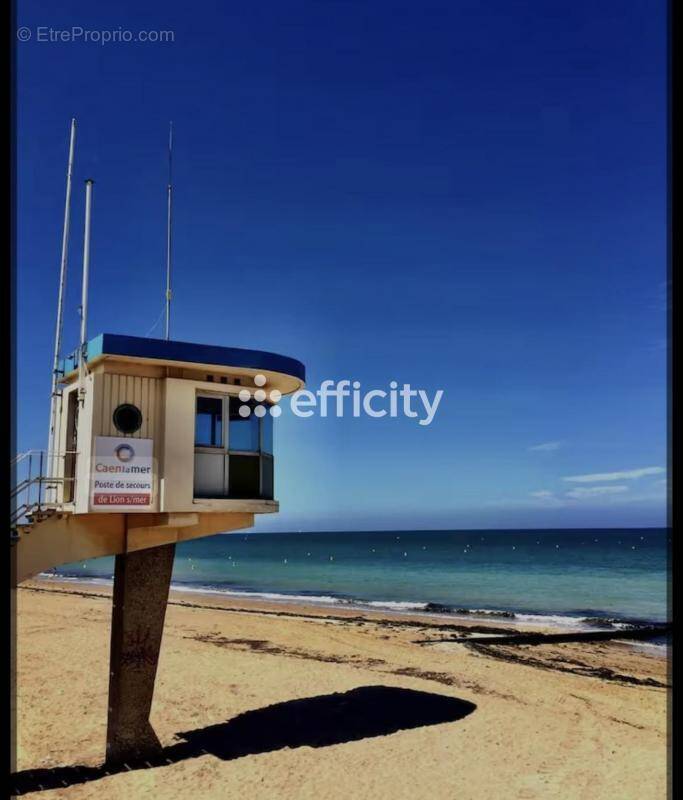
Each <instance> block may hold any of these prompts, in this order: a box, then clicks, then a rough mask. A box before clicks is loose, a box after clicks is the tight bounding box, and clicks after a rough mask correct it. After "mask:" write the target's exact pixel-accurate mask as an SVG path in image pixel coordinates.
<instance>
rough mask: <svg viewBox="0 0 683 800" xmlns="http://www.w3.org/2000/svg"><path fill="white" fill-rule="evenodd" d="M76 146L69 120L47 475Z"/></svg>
mask: <svg viewBox="0 0 683 800" xmlns="http://www.w3.org/2000/svg"><path fill="white" fill-rule="evenodd" d="M75 146H76V120H75V119H72V120H71V134H70V136H69V161H68V163H67V168H66V198H65V200H64V228H63V229H62V258H61V261H60V265H59V294H58V296H57V323H56V325H55V353H54V359H53V362H52V390H51V394H50V430H49V435H48V444H47V453H48V455H47V459H48V461H47V464H48V475H52V474H53V461H54V452H53V451H54V449H55V427H56V423H57V397H58V396H59V393H58V391H57V386H58V383H59V361H60V358H61V355H62V331H63V329H64V293H65V289H66V265H67V260H68V251H69V224H70V221H71V176H72V175H73V166H74V150H75Z"/></svg>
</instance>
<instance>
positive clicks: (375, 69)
mask: <svg viewBox="0 0 683 800" xmlns="http://www.w3.org/2000/svg"><path fill="white" fill-rule="evenodd" d="M18 24H19V25H25V26H28V27H29V28H31V30H32V32H33V37H32V39H31V41H29V42H26V43H19V44H18V46H17V49H18V115H19V116H18V136H17V139H18V198H17V211H18V223H17V237H18V239H17V241H18V278H19V293H18V335H19V341H18V347H19V352H18V356H19V371H18V377H19V397H20V401H21V407H20V419H19V429H18V438H19V446H20V448H21V449H27V448H28V447H43V446H44V445H45V439H46V428H47V412H48V394H49V370H50V360H51V348H52V337H53V327H54V313H55V311H54V309H55V301H56V293H57V277H58V264H59V246H60V238H61V221H62V209H63V195H64V171H65V162H66V150H67V137H68V124H69V119H70V117H71V116H76V117H77V119H78V125H79V128H78V141H77V163H76V182H75V190H74V203H73V231H72V239H71V249H70V267H69V269H70V272H69V280H70V283H69V296H68V314H67V324H66V327H65V333H66V335H65V344H66V346H67V347H69V348H71V347H73V346H74V345H75V342H76V336H77V327H78V319H77V313H76V307H77V305H78V295H79V290H80V267H81V251H82V246H81V242H82V217H83V187H82V181H83V179H84V178H86V177H92V178H94V179H95V181H96V183H95V202H94V222H93V245H92V276H91V280H92V283H91V289H92V292H91V309H90V331H91V334H92V335H95V334H97V333H99V332H101V331H108V332H113V333H125V334H131V335H140V336H144V335H146V334H147V332H148V331H149V330H150V328H151V327H152V326H153V325H154V323H155V321H156V320H157V319H158V317H159V314H160V312H161V308H162V303H163V275H164V258H165V256H164V248H165V184H166V152H165V145H166V137H167V125H168V120H169V119H172V120H173V121H174V126H175V151H174V159H175V186H176V195H175V197H176V216H175V300H174V322H173V336H174V338H178V339H184V340H189V341H196V342H205V343H210V344H219V345H226V346H236V347H250V348H261V349H267V350H274V351H277V352H282V353H284V354H286V355H291V356H293V357H295V358H298V359H300V360H301V361H303V362H304V363H305V364H306V366H307V370H308V375H309V385H310V386H312V387H313V388H315V386H317V385H319V383H320V381H321V380H324V379H326V378H330V379H334V380H339V379H344V378H346V379H349V380H360V381H361V382H362V383H363V386H364V387H366V388H375V387H376V388H387V387H388V384H389V382H390V381H391V380H397V381H399V383H401V384H402V383H404V382H409V383H411V384H412V385H413V386H414V387H416V388H424V389H426V390H428V391H429V392H430V393H433V392H434V391H435V390H436V389H438V388H442V389H443V390H444V392H445V394H444V399H443V401H442V403H441V407H440V408H439V411H438V413H437V416H436V419H435V421H434V422H433V424H432V425H430V426H429V427H421V426H419V425H417V424H416V422H415V421H414V420H408V419H400V418H399V419H396V420H388V419H380V420H373V419H367V418H365V419H353V418H351V417H345V418H343V419H340V420H337V419H334V418H327V419H319V418H316V419H310V420H302V419H296V418H294V417H292V416H291V415H290V414H287V413H286V414H285V415H283V417H282V418H281V419H280V421H279V424H278V431H277V434H276V445H277V447H278V458H277V475H276V490H277V495H278V497H279V499H280V501H281V505H282V513H281V514H280V515H279V517H278V518H277V519H275V518H274V519H272V520H268V521H261V522H259V528H263V529H268V528H275V527H278V528H284V529H298V528H303V529H317V528H331V529H344V528H375V527H376V528H391V527H402V528H413V527H418V528H420V527H424V528H435V527H470V526H473V527H525V526H545V525H548V526H569V527H579V526H584V525H586V526H602V525H604V526H621V525H657V524H661V523H663V521H664V517H665V486H664V484H663V482H662V479H663V478H664V475H663V474H660V475H647V476H644V477H641V478H625V479H621V478H615V479H613V480H611V481H602V482H598V483H596V484H592V483H583V484H573V483H571V482H567V481H564V480H563V479H564V478H565V477H568V476H575V475H581V474H586V473H587V474H592V473H616V472H621V471H628V470H634V469H640V468H644V467H653V466H657V467H664V466H665V465H666V429H665V399H666V372H665V360H666V279H667V275H666V167H667V165H666V7H665V4H664V3H663V2H654V3H653V2H631V0H629V1H628V2H617V1H616V0H606V1H605V2H601V3H594V2H581V1H579V2H577V1H573V2H553V3H547V2H542V1H541V0H539V1H538V2H515V3H510V2H508V1H507V0H505V1H504V2H492V1H491V0H487V2H456V3H453V2H448V3H445V2H444V3H436V2H423V3H415V2H411V3H405V2H392V3H384V2H374V3H366V2H362V3H361V2H324V3H321V2H311V1H309V2H290V3H278V2H270V1H268V2H261V3H254V4H234V3H226V2H224V1H223V0H221V2H201V3H194V4H187V3H175V4H169V3H160V2H155V0H152V2H149V3H145V4H144V6H141V5H140V4H138V3H132V2H128V1H127V0H124V1H123V2H120V3H109V4H107V5H106V6H104V5H102V4H95V3H86V2H83V1H82V0H67V1H66V2H63V3H60V4H59V7H57V6H56V5H55V4H54V3H47V2H39V1H38V0H22V2H20V3H19V6H18ZM74 25H76V26H81V27H82V28H85V29H91V30H101V29H109V30H117V29H119V28H122V29H128V30H131V31H133V32H137V31H139V30H146V31H149V30H172V31H173V32H174V42H172V43H156V44H155V43H141V42H133V43H129V44H123V43H110V44H107V45H101V44H97V43H85V42H83V41H82V40H81V41H77V42H71V43H56V42H52V43H51V42H40V41H37V38H38V31H37V28H38V26H45V27H52V28H55V29H70V28H71V27H72V26H74ZM155 333H157V334H160V333H161V328H160V327H158V328H157V329H156V331H155ZM547 443H556V444H554V445H549V446H548V447H547V448H546V449H541V450H530V449H529V448H532V447H534V446H537V445H539V444H547ZM594 485H595V486H597V487H598V488H600V487H605V486H608V487H612V488H614V487H617V486H622V487H625V488H623V489H618V490H617V491H607V492H604V491H601V492H599V493H598V492H595V493H592V494H587V495H583V496H568V495H567V492H568V491H571V490H572V489H573V488H576V487H577V486H579V487H585V486H594ZM538 492H548V493H550V494H546V495H543V496H538V495H537V493H538Z"/></svg>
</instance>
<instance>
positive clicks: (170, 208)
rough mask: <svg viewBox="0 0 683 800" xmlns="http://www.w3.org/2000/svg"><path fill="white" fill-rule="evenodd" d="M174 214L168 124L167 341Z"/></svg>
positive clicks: (170, 145) (171, 148) (169, 321)
mask: <svg viewBox="0 0 683 800" xmlns="http://www.w3.org/2000/svg"><path fill="white" fill-rule="evenodd" d="M172 213H173V123H172V122H169V123H168V208H167V219H166V339H167V340H168V339H170V337H171V222H172Z"/></svg>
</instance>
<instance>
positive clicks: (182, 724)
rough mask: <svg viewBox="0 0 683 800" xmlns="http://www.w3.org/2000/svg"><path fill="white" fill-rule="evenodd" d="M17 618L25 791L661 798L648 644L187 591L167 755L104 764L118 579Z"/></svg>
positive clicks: (50, 592) (179, 611) (27, 594)
mask: <svg viewBox="0 0 683 800" xmlns="http://www.w3.org/2000/svg"><path fill="white" fill-rule="evenodd" d="M17 607H18V623H17V628H18V636H17V687H18V688H17V740H18V741H17V764H16V769H17V773H16V775H15V777H14V784H15V787H16V791H18V792H21V793H22V794H25V795H27V796H30V797H36V798H37V797H41V798H48V797H66V798H74V799H75V798H86V797H97V798H100V800H106V799H108V798H112V799H113V798H127V797H154V798H163V800H171V798H178V800H185V799H186V798H187V799H189V798H193V799H194V798H224V797H235V796H242V797H250V798H256V799H257V800H258V799H259V798H268V800H273V799H274V798H284V799H286V800H290V799H291V800H302V799H303V798H359V799H363V798H412V799H413V800H415V799H416V798H442V797H443V798H458V799H459V800H467V799H468V798H472V800H475V799H476V800H480V799H483V798H524V799H525V800H530V799H531V798H563V800H571V799H572V798H577V799H578V798H581V800H593V799H595V800H597V799H598V798H605V800H607V799H608V798H609V800H615V798H619V800H625V799H626V798H648V800H650V799H654V798H660V797H661V798H664V797H665V796H666V773H667V746H666V733H667V689H666V686H667V684H668V677H667V669H666V661H665V659H664V658H662V657H659V656H656V655H653V654H652V652H651V651H650V650H649V649H648V648H647V647H634V646H632V645H628V644H625V643H623V642H582V643H571V644H556V645H555V644H553V645H549V644H544V645H540V646H525V645H506V644H496V645H486V644H485V643H482V642H481V641H480V642H477V643H471V642H470V643H469V644H467V643H463V642H462V640H463V639H467V638H474V637H482V636H485V635H487V634H496V633H497V634H503V633H505V632H506V631H507V630H509V626H506V624H505V623H504V621H499V620H494V621H491V622H485V623H482V622H481V621H478V620H471V621H467V620H465V621H461V620H457V621H455V622H454V621H452V620H451V619H440V618H437V617H431V618H426V617H418V616H413V617H411V616H407V615H401V616H397V615H390V614H387V613H380V612H377V613H370V612H358V611H353V610H351V609H349V610H339V609H336V608H335V609H326V608H313V607H301V606H289V605H283V604H274V603H270V604H269V603H264V602H250V601H242V600H239V601H236V600H235V598H225V597H220V596H219V595H213V596H212V595H199V594H182V593H178V592H174V593H173V595H172V598H171V603H170V604H169V608H168V613H167V617H166V628H165V634H164V641H163V645H162V652H161V659H160V665H159V672H158V676H157V684H156V694H155V702H154V708H153V712H152V723H153V725H154V728H155V730H156V732H157V734H158V736H159V738H160V740H161V742H162V744H163V745H164V748H165V749H164V753H163V758H161V759H160V760H159V761H157V762H153V763H151V764H149V765H133V768H130V769H129V768H125V767H123V768H121V770H117V771H109V773H107V770H105V769H103V768H101V762H102V756H103V752H104V741H105V730H106V711H107V665H108V656H109V624H110V613H111V599H110V590H109V588H108V587H106V586H96V585H89V584H76V583H59V582H57V581H47V580H43V581H33V582H31V583H27V584H25V585H23V586H22V587H21V588H20V589H19V590H18V591H17ZM453 638H458V639H459V640H460V641H459V642H453V641H451V640H452V639H453Z"/></svg>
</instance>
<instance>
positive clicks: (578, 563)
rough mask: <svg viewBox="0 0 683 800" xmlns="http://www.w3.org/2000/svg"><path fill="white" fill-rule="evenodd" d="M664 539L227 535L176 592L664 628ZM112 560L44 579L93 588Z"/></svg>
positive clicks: (183, 558)
mask: <svg viewBox="0 0 683 800" xmlns="http://www.w3.org/2000/svg"><path fill="white" fill-rule="evenodd" d="M670 537H671V532H670V531H669V530H667V529H660V528H656V529H655V528H646V529H633V528H630V529H623V530H621V529H619V530H617V529H610V530H605V529H599V530H587V529H581V530H470V531H463V530H458V531H448V530H440V531H368V532H358V531H349V532H342V531H338V532H320V533H303V532H297V533H256V532H251V531H249V532H233V533H229V534H219V535H215V536H210V537H206V538H203V539H195V540H194V541H190V542H184V543H182V544H179V545H178V547H177V549H176V557H175V565H174V570H173V586H174V587H175V588H178V589H183V590H186V591H196V592H203V593H208V594H220V595H225V596H228V597H236V598H239V597H246V598H254V599H262V600H268V601H272V602H298V603H306V604H314V605H317V606H326V607H342V606H343V607H346V608H349V607H352V608H358V609H375V610H387V611H394V612H399V613H401V612H406V613H408V612H409V613H411V614H416V613H417V614H429V615H447V616H463V615H469V616H472V617H485V618H499V619H503V618H505V619H509V620H515V621H516V622H519V623H530V624H537V625H550V626H559V627H564V626H573V627H577V626H578V627H579V628H583V627H585V628H595V629H597V628H607V629H609V628H612V627H616V628H623V627H640V626H642V625H649V624H652V623H663V622H667V621H668V602H667V599H668V598H667V595H668V566H669V558H668V553H669V548H670ZM113 571H114V559H113V558H98V559H93V560H90V561H85V562H79V563H75V564H67V565H65V566H62V567H59V568H57V569H56V570H53V571H51V573H50V575H51V576H52V577H57V578H62V579H71V580H77V581H86V582H95V583H102V582H108V581H110V580H111V579H112V576H113Z"/></svg>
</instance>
